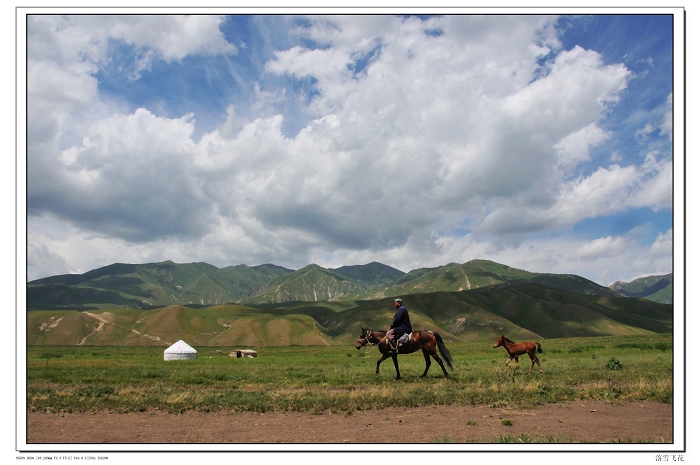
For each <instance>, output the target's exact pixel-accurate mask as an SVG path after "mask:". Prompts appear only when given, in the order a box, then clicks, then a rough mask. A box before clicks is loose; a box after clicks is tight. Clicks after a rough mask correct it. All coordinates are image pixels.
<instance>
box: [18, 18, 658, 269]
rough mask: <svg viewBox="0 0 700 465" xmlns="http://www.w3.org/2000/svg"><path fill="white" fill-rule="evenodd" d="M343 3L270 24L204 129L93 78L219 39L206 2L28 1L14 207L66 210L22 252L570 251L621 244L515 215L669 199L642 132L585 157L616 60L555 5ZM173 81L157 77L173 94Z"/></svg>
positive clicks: (538, 257) (327, 259)
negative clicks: (159, 10)
mask: <svg viewBox="0 0 700 465" xmlns="http://www.w3.org/2000/svg"><path fill="white" fill-rule="evenodd" d="M361 19H362V20H358V18H356V17H352V16H347V17H345V16H312V17H309V18H304V19H299V20H297V21H296V26H294V27H293V28H292V29H290V30H289V31H288V32H289V34H290V35H292V36H296V37H297V38H300V39H301V40H300V41H297V42H294V44H293V45H291V46H285V47H281V48H279V49H277V50H276V51H275V52H274V53H271V54H270V57H271V58H270V59H269V60H268V61H267V62H266V63H265V65H264V66H261V67H260V69H262V70H263V71H262V74H261V75H260V76H258V78H259V79H258V80H256V81H255V82H253V83H250V82H249V83H248V85H249V87H250V88H251V89H254V90H253V91H252V93H251V94H250V95H249V96H248V98H249V101H248V102H246V104H247V105H249V107H246V108H240V107H241V106H242V105H238V104H236V106H235V108H234V105H233V102H227V101H226V102H220V106H221V108H225V109H226V110H225V111H224V112H223V113H224V114H222V116H221V120H220V121H219V122H218V124H217V125H216V128H215V129H211V130H209V129H208V130H207V131H201V130H200V131H198V124H201V123H200V120H201V118H202V117H201V116H200V115H197V114H193V113H187V114H184V115H180V116H178V117H168V116H166V115H163V114H161V113H159V112H158V111H157V110H156V109H154V108H152V107H148V106H142V107H138V106H137V107H136V108H135V109H134V108H133V107H132V104H131V103H130V102H126V101H120V100H119V97H118V96H117V95H116V94H110V95H109V96H107V95H106V94H104V93H103V92H102V88H101V87H100V84H101V82H100V80H99V79H100V77H101V76H102V74H101V73H106V72H107V71H109V72H120V73H122V74H123V76H122V78H123V79H124V80H129V79H132V80H133V79H138V78H139V77H140V75H141V74H142V73H143V71H144V70H148V69H153V72H155V67H154V66H153V65H154V63H155V62H156V60H162V61H163V62H167V63H170V64H172V65H177V64H178V63H181V62H183V61H184V60H185V58H186V57H187V56H189V55H192V54H199V55H208V56H209V57H210V58H211V59H212V60H214V59H215V58H214V57H215V56H218V57H219V58H220V56H221V55H231V54H235V53H237V51H238V50H237V48H236V47H235V46H233V45H232V44H229V43H228V42H226V39H225V35H224V34H223V33H222V30H221V27H222V25H223V24H225V21H224V19H223V18H221V17H217V16H194V17H174V16H172V17H171V16H162V17H161V16H154V17H151V16H98V17H93V16H85V17H82V16H81V17H73V16H67V17H53V16H48V17H36V18H32V20H31V21H30V24H29V40H28V42H29V44H30V46H29V53H28V73H29V74H28V87H29V92H28V116H29V123H30V124H29V127H30V136H29V143H28V157H27V164H28V172H27V175H28V176H27V178H28V179H27V181H28V192H27V198H28V214H29V216H30V218H32V223H31V224H32V225H34V227H35V228H36V227H38V226H36V225H38V224H39V223H38V222H37V221H38V219H41V224H44V222H46V223H48V222H51V221H54V222H56V224H61V225H64V227H65V225H69V227H70V228H73V229H71V233H70V234H68V233H67V235H66V236H62V237H61V238H55V237H50V236H49V235H48V232H47V231H48V229H49V228H43V227H42V228H41V231H42V233H41V234H38V233H37V234H36V235H33V236H31V237H32V241H33V247H32V248H31V251H30V261H31V262H32V263H33V264H32V265H31V266H36V267H37V268H42V269H49V268H50V269H55V268H56V266H58V265H57V264H59V262H60V261H54V262H53V263H54V264H53V265H51V264H50V263H49V261H48V257H49V256H50V254H55V255H56V256H57V257H58V256H61V257H64V258H65V260H66V262H67V263H68V264H69V267H72V269H82V267H87V266H89V265H87V263H89V262H90V258H89V256H90V255H91V254H92V255H93V258H92V260H93V262H94V260H95V258H94V257H95V256H97V255H95V253H96V250H98V249H100V250H102V249H104V250H103V251H102V252H101V254H100V255H99V256H100V257H101V259H102V260H104V261H106V263H109V261H110V260H112V259H115V261H116V260H120V259H119V257H123V258H127V257H133V260H134V261H144V259H145V258H148V259H149V260H150V259H153V260H157V259H158V258H159V257H160V259H171V260H176V261H177V260H182V261H194V260H196V261H200V260H201V261H210V262H211V263H218V264H222V265H228V264H235V263H251V264H255V263H262V262H274V263H277V264H281V265H284V266H289V267H296V266H301V265H304V264H306V263H309V262H311V261H316V262H322V263H334V264H335V265H336V266H339V265H342V264H347V263H338V261H339V260H341V259H342V260H357V261H362V260H366V261H367V262H368V261H372V260H379V261H382V260H387V261H391V263H394V264H401V266H400V267H401V268H402V269H404V268H406V267H409V266H413V265H415V267H419V266H435V265H438V264H444V263H447V262H450V261H457V257H459V258H460V259H462V258H463V259H464V261H466V260H468V259H471V258H474V256H476V255H478V256H480V257H482V258H488V257H489V256H491V257H503V258H504V259H508V260H511V262H510V263H509V264H511V266H516V265H517V263H516V264H512V262H513V261H516V262H518V263H522V264H525V265H528V266H529V265H530V264H534V263H540V265H541V266H543V265H542V264H545V263H546V264H551V265H552V266H555V265H562V266H563V264H567V263H568V264H571V263H574V262H576V263H584V264H587V263H588V262H592V261H594V257H596V255H595V251H596V250H597V249H596V247H603V246H606V247H608V248H611V247H612V248H614V246H616V245H617V246H619V247H622V246H623V245H626V246H628V247H633V246H634V243H633V241H631V240H623V239H619V238H612V237H611V238H609V239H608V238H606V239H605V240H602V239H598V240H600V241H601V242H599V243H595V244H593V243H591V244H589V245H587V244H581V243H580V242H567V243H566V246H568V247H575V248H574V249H569V250H568V251H566V250H565V249H564V248H563V246H562V248H561V249H556V250H554V249H552V248H549V249H548V248H547V247H546V246H545V243H544V242H536V241H535V242H533V239H532V238H533V235H538V234H540V235H543V236H547V235H549V234H553V232H552V231H554V232H555V233H556V234H559V233H561V232H562V231H566V230H567V229H570V228H571V227H572V225H574V224H576V223H577V222H579V221H581V220H583V219H587V218H593V217H596V216H599V215H611V214H614V213H616V212H620V211H624V210H625V209H628V208H650V209H653V210H654V211H659V210H661V209H665V208H669V207H670V206H671V198H670V192H671V186H672V178H671V176H670V174H671V168H672V165H671V161H670V160H669V159H668V158H667V157H665V156H664V152H663V151H659V150H652V149H654V148H653V147H652V148H649V147H645V148H644V150H645V152H644V154H645V155H644V158H643V160H645V161H643V162H641V163H637V162H638V160H636V162H635V163H630V162H629V159H628V158H627V157H626V156H623V155H621V153H622V152H621V151H620V152H612V150H611V153H610V155H609V156H608V157H598V158H606V159H610V158H614V159H615V162H616V164H615V165H611V166H598V165H597V164H596V163H597V161H598V160H597V159H596V158H595V157H594V156H592V153H593V151H594V149H600V148H603V147H605V146H606V144H608V143H610V142H611V141H614V140H615V139H616V137H617V136H618V134H616V132H615V130H614V129H611V128H610V127H608V126H606V125H605V122H606V118H607V117H608V115H610V114H611V112H613V111H615V109H616V108H617V106H618V105H619V104H620V102H621V99H623V97H624V95H625V92H626V91H627V89H628V83H629V81H630V79H631V73H630V71H629V70H628V69H627V68H626V67H625V66H624V65H623V64H620V63H610V62H609V60H606V58H605V57H604V56H602V55H601V54H600V53H599V52H596V51H594V50H587V49H584V48H582V47H580V46H575V47H572V48H570V49H568V50H564V49H563V46H562V43H561V41H560V37H559V36H558V33H557V31H556V28H555V26H556V17H553V16H534V15H528V16H487V17H473V16H445V17H431V18H428V19H426V20H421V19H419V18H402V17H395V16H387V15H380V16H371V17H363V18H361ZM292 23H293V21H291V20H290V21H287V22H284V24H285V26H289V25H290V24H292ZM267 33H268V34H269V36H270V37H272V33H271V32H270V31H267ZM261 34H262V33H261ZM280 35H281V33H280ZM270 37H268V38H270ZM292 42H293V41H290V40H289V39H288V38H286V39H285V42H284V43H285V44H287V43H292ZM300 44H301V45H300ZM117 63H123V64H124V66H123V67H121V65H120V66H117ZM217 63H225V66H224V65H222V66H223V68H224V69H226V67H231V68H235V66H237V64H236V63H233V62H230V61H225V60H224V61H221V62H217ZM168 69H169V70H177V69H178V68H177V67H176V66H173V67H169V68H168ZM231 75H232V76H240V75H241V74H240V73H238V72H236V71H231ZM131 83H132V84H133V85H136V84H138V82H137V81H133V82H131ZM275 83H277V84H279V85H275ZM188 86H193V84H192V83H189V82H188V83H187V85H184V86H183V88H182V89H174V90H175V91H177V92H182V94H178V93H175V94H174V95H172V96H171V98H172V99H180V100H183V101H186V100H187V99H188V98H189V99H191V98H192V95H190V94H187V93H186V92H187V88H188ZM201 91H202V90H201V89H200V88H199V87H197V89H196V92H201ZM289 109H293V110H289ZM286 110H288V111H286ZM656 124H658V121H657V123H656ZM290 127H294V128H298V129H295V130H294V131H290V129H289V128H290ZM641 127H643V126H641ZM666 130H667V129H666ZM195 134H196V135H197V136H195ZM625 155H626V154H625ZM48 179H50V180H51V182H46V180H48ZM608 240H609V243H607V242H606V241H608ZM532 244H536V246H535V247H534V248H533V249H532V250H530V249H528V248H527V247H528V245H532ZM107 249H109V250H107ZM570 250H577V251H578V252H577V255H575V259H572V258H571V257H572V254H571V251H570ZM47 252H48V253H47ZM516 252H517V253H519V254H520V255H519V256H518V257H517V258H516V255H515V253H516ZM620 253H622V252H620ZM54 258H56V257H54ZM492 259H495V258H492ZM597 260H598V261H599V262H600V260H601V259H600V258H598V259H597ZM34 263H35V264H34ZM78 263H79V264H80V265H77V264H78ZM428 263H429V265H428ZM103 264H104V263H103ZM407 271H408V269H407Z"/></svg>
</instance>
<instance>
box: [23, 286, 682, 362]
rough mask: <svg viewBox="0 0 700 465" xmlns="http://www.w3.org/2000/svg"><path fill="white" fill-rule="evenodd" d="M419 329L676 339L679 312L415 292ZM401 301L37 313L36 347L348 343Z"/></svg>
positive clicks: (638, 302)
mask: <svg viewBox="0 0 700 465" xmlns="http://www.w3.org/2000/svg"><path fill="white" fill-rule="evenodd" d="M403 300H404V303H405V304H406V305H407V307H408V308H409V309H410V312H411V321H412V323H413V327H414V329H427V330H431V331H438V332H439V333H440V334H441V335H442V337H443V338H444V339H445V340H447V341H483V342H484V344H488V345H487V346H486V347H488V346H490V345H491V344H493V342H494V341H495V340H496V338H497V337H498V335H500V334H506V335H508V336H509V337H511V338H512V339H515V340H523V339H541V338H567V337H588V336H635V335H644V334H652V333H670V332H671V331H672V328H673V327H672V324H673V306H672V305H667V304H660V303H657V302H652V301H649V300H645V299H640V298H625V297H609V296H593V295H586V294H578V293H573V292H568V291H564V290H561V289H554V288H549V287H545V286H543V285H541V284H537V283H533V282H525V281H524V282H520V283H507V284H498V285H494V286H489V287H483V288H478V289H474V290H468V291H459V292H446V291H440V292H431V293H424V294H409V295H407V296H405V297H404V298H403ZM392 304H393V298H391V297H390V298H385V299H379V300H367V301H355V302H348V301H325V302H300V301H295V302H286V303H281V304H258V305H245V306H244V305H236V304H224V305H211V306H199V305H197V306H183V305H170V306H164V307H159V308H153V309H150V310H138V309H102V310H89V311H88V310H84V311H75V310H67V309H66V310H34V311H30V312H27V343H28V344H29V345H104V346H124V345H150V346H168V345H170V344H172V343H174V342H175V341H177V340H180V339H182V340H185V341H187V342H188V343H189V344H190V345H193V346H196V347H201V346H239V347H244V346H248V347H250V346H253V347H264V346H285V345H329V344H341V345H347V346H348V349H349V350H353V351H354V346H353V342H354V340H355V339H356V338H357V336H358V335H359V333H360V328H362V327H365V328H367V327H369V328H383V327H385V326H386V325H387V324H388V322H390V321H391V318H392V316H393V314H394V307H393V305H392Z"/></svg>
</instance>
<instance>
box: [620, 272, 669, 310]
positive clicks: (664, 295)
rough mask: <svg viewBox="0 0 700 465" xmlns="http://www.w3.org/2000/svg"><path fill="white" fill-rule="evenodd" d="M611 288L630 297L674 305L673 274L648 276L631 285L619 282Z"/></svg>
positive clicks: (632, 282) (630, 283)
mask: <svg viewBox="0 0 700 465" xmlns="http://www.w3.org/2000/svg"><path fill="white" fill-rule="evenodd" d="M610 288H611V289H613V290H615V291H618V292H620V293H622V294H624V295H626V296H628V297H642V298H645V299H648V300H652V301H654V302H660V303H663V304H672V303H673V273H669V274H665V275H658V276H646V277H644V278H639V279H635V280H634V281H631V282H629V283H626V282H622V281H617V282H615V283H613V284H612V285H611V286H610Z"/></svg>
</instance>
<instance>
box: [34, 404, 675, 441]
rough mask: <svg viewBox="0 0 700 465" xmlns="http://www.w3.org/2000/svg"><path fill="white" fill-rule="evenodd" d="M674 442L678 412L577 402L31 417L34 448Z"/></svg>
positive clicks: (655, 406) (666, 408) (662, 406)
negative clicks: (515, 439) (518, 440)
mask: <svg viewBox="0 0 700 465" xmlns="http://www.w3.org/2000/svg"><path fill="white" fill-rule="evenodd" d="M521 435H524V437H526V438H529V439H530V440H532V441H535V442H548V441H550V442H551V441H552V440H554V441H556V442H560V443H561V442H564V443H581V442H596V443H610V442H627V443H629V442H632V443H640V442H641V443H665V444H668V443H669V442H672V441H673V406H672V405H671V404H662V403H656V402H628V403H621V404H610V403H604V402H585V401H578V402H569V403H564V404H548V405H544V406H540V407H537V408H534V409H525V410H511V409H498V408H490V407H488V406H466V407H452V406H435V407H420V408H403V407H402V408H396V409H390V410H389V409H384V410H375V411H367V412H356V413H354V414H352V415H347V414H330V413H324V414H308V413H265V414H260V413H249V412H243V413H237V412H230V411H229V412H216V413H203V412H196V411H188V412H185V413H183V414H182V415H175V414H168V413H164V412H160V411H153V412H141V413H128V414H111V413H106V412H104V413H70V414H47V413H28V414H27V442H28V443H29V444H51V443H53V444H95V443H97V444H164V443H182V444H185V443H201V444H227V443H238V444H260V443H295V444H370V443H395V444H400V443H414V444H430V443H442V442H450V443H488V442H490V441H493V440H494V439H496V438H502V437H505V436H510V437H520V436H521Z"/></svg>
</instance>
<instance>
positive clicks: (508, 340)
mask: <svg viewBox="0 0 700 465" xmlns="http://www.w3.org/2000/svg"><path fill="white" fill-rule="evenodd" d="M503 339H505V340H506V341H507V342H510V343H511V344H515V342H513V341H511V340H510V339H508V338H507V337H505V336H503Z"/></svg>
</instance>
